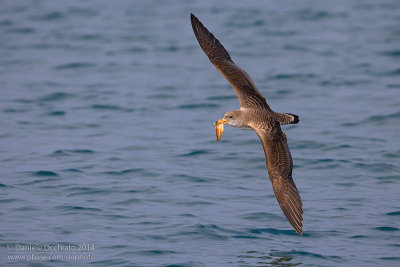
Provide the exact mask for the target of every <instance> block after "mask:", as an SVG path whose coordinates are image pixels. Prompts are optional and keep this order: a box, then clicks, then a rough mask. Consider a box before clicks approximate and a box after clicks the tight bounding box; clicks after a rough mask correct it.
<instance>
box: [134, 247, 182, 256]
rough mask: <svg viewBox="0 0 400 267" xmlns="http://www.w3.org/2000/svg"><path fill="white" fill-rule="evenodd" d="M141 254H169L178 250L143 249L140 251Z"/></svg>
mask: <svg viewBox="0 0 400 267" xmlns="http://www.w3.org/2000/svg"><path fill="white" fill-rule="evenodd" d="M138 253H139V254H142V255H146V256H155V255H169V254H175V253H177V252H176V251H173V250H164V249H153V250H142V251H139V252H138Z"/></svg>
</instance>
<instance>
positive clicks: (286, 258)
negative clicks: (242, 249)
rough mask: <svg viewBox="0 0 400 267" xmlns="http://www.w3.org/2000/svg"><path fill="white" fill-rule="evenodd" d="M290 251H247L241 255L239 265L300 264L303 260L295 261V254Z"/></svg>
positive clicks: (260, 266) (287, 266)
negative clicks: (289, 252)
mask: <svg viewBox="0 0 400 267" xmlns="http://www.w3.org/2000/svg"><path fill="white" fill-rule="evenodd" d="M287 253H288V252H280V251H277V250H272V251H271V252H260V251H247V252H246V254H245V255H239V256H237V257H238V261H237V264H238V266H242V267H244V266H259V267H262V266H285V267H289V266H299V265H301V264H302V263H301V262H293V261H292V260H293V259H294V256H293V255H290V254H287Z"/></svg>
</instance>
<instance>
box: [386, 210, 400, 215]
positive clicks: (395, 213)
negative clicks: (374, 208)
mask: <svg viewBox="0 0 400 267" xmlns="http://www.w3.org/2000/svg"><path fill="white" fill-rule="evenodd" d="M386 215H389V216H400V210H399V211H392V212H388V213H386Z"/></svg>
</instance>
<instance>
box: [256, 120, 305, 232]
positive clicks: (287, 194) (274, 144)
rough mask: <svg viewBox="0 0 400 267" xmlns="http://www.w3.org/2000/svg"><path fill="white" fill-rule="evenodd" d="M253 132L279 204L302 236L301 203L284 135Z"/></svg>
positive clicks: (280, 132) (259, 131) (260, 131)
mask: <svg viewBox="0 0 400 267" xmlns="http://www.w3.org/2000/svg"><path fill="white" fill-rule="evenodd" d="M278 127H279V126H278ZM255 132H256V133H257V135H258V137H259V138H260V140H261V143H262V145H263V148H264V152H265V160H266V163H267V167H268V174H269V178H270V179H271V182H272V187H273V189H274V193H275V196H276V199H277V200H278V203H279V206H280V207H281V209H282V211H283V213H284V214H285V216H286V218H287V219H288V220H289V222H290V224H291V225H292V226H293V228H294V229H295V230H296V232H297V233H298V234H299V235H300V236H302V227H303V223H302V221H303V216H302V214H303V208H302V207H303V204H302V203H301V198H300V195H299V191H298V190H297V187H296V185H295V183H294V182H293V179H292V169H293V162H292V156H291V155H290V151H289V147H288V145H287V141H286V135H285V134H284V133H283V132H282V131H278V132H279V133H277V134H273V135H272V136H271V133H267V132H266V131H265V130H256V131H255Z"/></svg>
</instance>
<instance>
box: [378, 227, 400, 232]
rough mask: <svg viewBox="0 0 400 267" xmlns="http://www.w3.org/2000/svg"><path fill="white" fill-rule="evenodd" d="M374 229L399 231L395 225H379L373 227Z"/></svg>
mask: <svg viewBox="0 0 400 267" xmlns="http://www.w3.org/2000/svg"><path fill="white" fill-rule="evenodd" d="M374 229H375V230H378V231H383V232H394V231H399V228H396V227H390V226H380V227H375V228H374Z"/></svg>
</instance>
